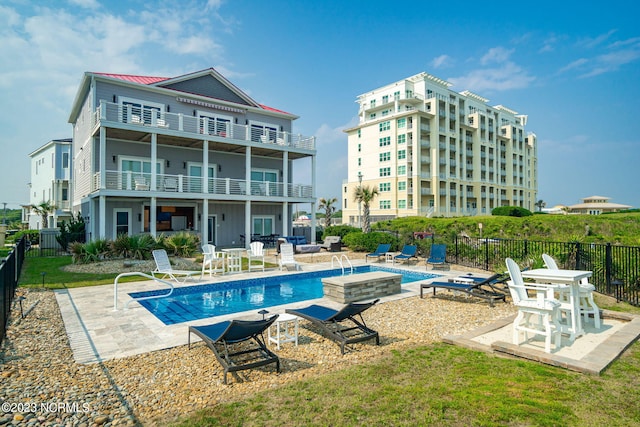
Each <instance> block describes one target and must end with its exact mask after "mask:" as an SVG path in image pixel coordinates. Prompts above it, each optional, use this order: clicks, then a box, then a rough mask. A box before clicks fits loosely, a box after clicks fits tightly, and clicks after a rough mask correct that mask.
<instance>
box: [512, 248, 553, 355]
mask: <svg viewBox="0 0 640 427" xmlns="http://www.w3.org/2000/svg"><path fill="white" fill-rule="evenodd" d="M506 263H507V269H508V270H509V275H510V276H511V280H510V281H509V282H508V284H509V292H510V293H511V298H512V300H513V305H515V306H516V307H518V315H517V316H516V318H515V320H514V321H513V343H514V344H516V345H519V344H520V332H523V333H524V339H525V342H526V341H528V340H529V339H528V334H529V333H532V334H534V335H542V336H543V337H544V338H545V340H544V351H545V352H547V353H551V338H553V341H554V348H555V349H556V350H557V349H558V348H560V340H561V334H562V331H561V330H560V302H559V301H558V300H556V299H553V298H549V297H548V291H549V285H535V284H530V283H527V284H525V283H524V280H523V279H522V274H521V272H520V267H518V264H516V262H515V261H514V260H512V259H511V258H507V259H506ZM561 286H562V285H558V286H557V287H561ZM554 287H555V285H554ZM528 291H533V292H535V294H536V295H535V297H530V296H529V294H528Z"/></svg>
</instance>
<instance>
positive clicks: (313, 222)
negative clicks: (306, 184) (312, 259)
mask: <svg viewBox="0 0 640 427" xmlns="http://www.w3.org/2000/svg"><path fill="white" fill-rule="evenodd" d="M311 196H312V197H313V202H312V203H311V241H312V242H315V240H316V200H318V199H317V198H316V156H315V155H314V156H311Z"/></svg>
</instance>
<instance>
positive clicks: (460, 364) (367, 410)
mask: <svg viewBox="0 0 640 427" xmlns="http://www.w3.org/2000/svg"><path fill="white" fill-rule="evenodd" d="M596 297H597V303H598V304H599V305H600V307H601V308H603V309H609V310H617V311H625V312H632V313H636V314H640V308H638V307H633V306H630V305H628V304H626V303H617V302H615V299H612V298H610V297H605V296H600V295H597V296H596ZM638 378H640V343H635V344H634V345H632V346H631V347H630V348H629V349H628V350H627V351H626V352H625V353H624V354H623V355H622V356H621V357H620V359H618V360H617V361H615V362H614V363H613V364H612V366H610V367H609V369H608V370H606V371H605V372H604V373H603V374H602V375H601V376H591V375H585V374H580V373H576V372H571V371H568V370H565V369H561V368H557V367H553V366H547V365H541V364H538V363H535V362H531V361H527V360H516V359H510V358H502V357H497V356H495V355H491V354H486V353H482V352H477V351H472V350H468V349H464V348H460V347H455V346H450V345H447V344H434V345H430V346H423V347H418V348H414V349H410V350H406V351H394V352H392V353H391V354H390V355H389V356H387V357H385V358H383V359H379V360H375V361H372V362H370V363H368V364H364V365H358V366H354V367H345V369H343V370H341V371H338V372H333V373H329V374H326V375H323V376H321V377H319V378H315V379H312V380H307V381H297V382H292V383H290V384H288V385H286V386H284V387H281V388H277V389H273V390H269V391H268V392H260V393H257V394H256V395H254V396H252V397H249V398H246V399H242V400H238V401H234V402H225V403H221V404H219V405H217V406H214V407H210V408H207V409H204V410H201V411H199V412H197V413H195V414H193V415H191V416H187V417H185V418H183V419H181V420H179V421H177V422H176V423H175V424H174V426H180V427H191V426H217V425H219V426H241V425H242V426H276V425H287V426H301V425H304V426H330V425H336V426H337V425H340V426H360V425H371V426H388V425H393V426H417V425H436V426H445V425H446V426H450V425H454V426H459V425H464V426H503V425H514V426H520V425H522V426H530V425H531V426H533V425H535V426H601V425H616V426H637V425H640V405H638V404H637V402H638V400H639V399H640V388H639V387H637V386H634V385H632V384H635V383H637V381H638Z"/></svg>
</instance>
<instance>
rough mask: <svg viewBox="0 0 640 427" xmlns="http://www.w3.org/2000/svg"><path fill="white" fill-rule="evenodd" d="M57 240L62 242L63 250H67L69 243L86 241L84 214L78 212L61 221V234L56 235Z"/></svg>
mask: <svg viewBox="0 0 640 427" xmlns="http://www.w3.org/2000/svg"><path fill="white" fill-rule="evenodd" d="M56 240H57V241H58V243H59V244H60V247H61V248H62V250H63V251H66V250H67V248H68V246H69V243H71V242H81V243H84V241H85V224H84V219H83V218H82V215H80V213H78V214H77V215H76V216H72V217H71V219H70V220H69V221H68V222H67V221H62V222H61V223H60V234H59V235H57V236H56Z"/></svg>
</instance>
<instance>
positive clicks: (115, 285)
mask: <svg viewBox="0 0 640 427" xmlns="http://www.w3.org/2000/svg"><path fill="white" fill-rule="evenodd" d="M129 276H142V277H146V278H147V279H151V280H155V281H156V282H160V283H164V284H165V285H167V286H169V288H170V289H169V292H168V293H166V294H162V295H153V296H150V297H142V298H135V299H132V300H130V301H128V302H127V304H126V305H125V306H124V308H125V309H126V308H129V303H131V302H133V301H138V302H139V301H144V300H148V299H156V298H164V297H168V296H169V295H171V294H172V293H173V290H174V289H175V287H174V286H173V284H172V283H171V282H167V281H166V280H162V279H158V278H157V277H154V276H150V275H148V274H145V273H140V272H139V271H132V272H130V273H120V274H118V276H117V277H116V280H115V281H114V282H113V311H118V280H120V278H121V277H129Z"/></svg>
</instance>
